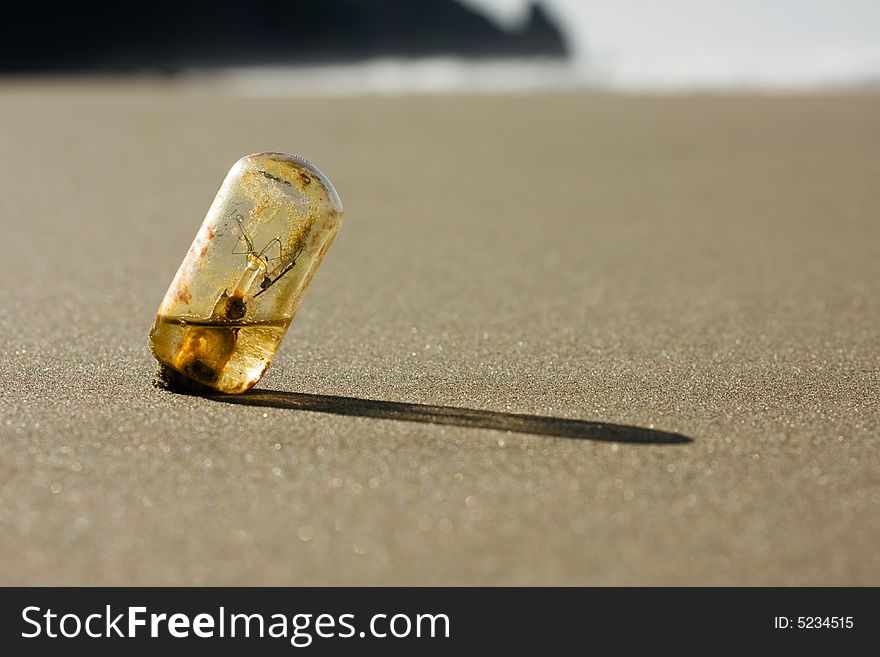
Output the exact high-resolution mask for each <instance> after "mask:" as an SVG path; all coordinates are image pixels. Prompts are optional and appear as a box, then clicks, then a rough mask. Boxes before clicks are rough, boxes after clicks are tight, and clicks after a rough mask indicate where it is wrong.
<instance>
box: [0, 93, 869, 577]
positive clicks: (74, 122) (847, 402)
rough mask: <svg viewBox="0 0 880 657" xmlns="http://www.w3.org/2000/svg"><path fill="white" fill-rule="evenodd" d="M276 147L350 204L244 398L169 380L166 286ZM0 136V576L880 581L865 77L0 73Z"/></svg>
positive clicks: (867, 110) (867, 109)
mask: <svg viewBox="0 0 880 657" xmlns="http://www.w3.org/2000/svg"><path fill="white" fill-rule="evenodd" d="M265 150H273V151H284V152H291V153H297V154H300V155H303V156H304V157H306V158H308V159H310V160H311V161H313V162H314V163H315V164H317V165H318V166H319V167H321V169H322V170H323V171H324V172H325V173H326V174H327V175H328V176H329V177H330V179H331V180H333V182H334V183H335V185H336V188H337V190H338V191H339V193H340V195H341V197H342V200H343V203H344V205H345V210H346V219H345V223H344V225H343V227H342V230H341V231H340V234H339V237H338V238H337V241H336V243H335V244H334V246H333V248H332V249H331V251H330V253H329V255H328V257H327V259H326V261H325V262H324V264H323V266H322V268H321V270H320V272H319V273H318V275H317V277H316V278H315V281H314V283H313V285H312V288H311V290H310V291H309V294H308V295H307V297H306V299H305V301H304V303H303V305H302V308H301V310H300V312H299V314H298V315H297V317H296V319H295V321H294V325H293V327H292V328H291V330H290V332H289V333H288V335H287V338H286V340H285V342H284V343H283V345H282V347H281V349H280V351H279V353H278V355H277V356H276V359H275V361H274V363H273V365H272V367H271V368H270V370H269V372H268V374H267V375H266V376H265V378H264V379H263V380H262V381H261V382H260V383H259V384H258V386H257V389H256V390H257V391H263V392H262V395H263V396H262V397H261V399H263V400H264V401H266V400H268V402H269V403H268V405H253V404H231V403H224V402H223V401H219V400H215V399H205V398H200V397H197V396H186V395H180V394H174V393H171V392H168V391H164V390H160V389H158V388H156V387H155V386H154V385H153V377H154V372H155V361H154V360H153V358H152V356H151V355H150V353H149V350H148V348H147V332H148V331H149V329H150V325H151V323H152V321H153V319H154V314H155V311H156V308H157V307H158V305H159V302H160V300H161V299H162V296H163V295H164V293H165V290H166V289H167V287H168V284H169V283H170V281H171V278H172V276H173V275H174V272H175V271H176V269H177V266H178V265H179V263H180V261H181V259H182V258H183V256H184V254H185V253H186V250H187V248H188V247H189V244H190V242H191V240H192V238H193V235H194V234H195V232H196V230H197V228H198V226H199V224H200V223H201V220H202V218H203V217H204V214H205V212H206V210H207V209H208V206H209V205H210V203H211V201H212V199H213V196H214V194H215V192H216V190H217V188H218V186H219V184H220V182H221V180H222V179H223V176H224V175H225V174H226V171H227V170H228V168H229V167H230V166H231V165H232V163H233V162H235V160H237V159H238V158H239V157H240V156H242V155H244V154H247V153H252V152H258V151H265ZM0 152H2V153H3V158H2V161H0V190H2V210H0V215H2V239H0V258H2V260H0V261H2V263H3V267H2V270H3V279H2V280H3V283H4V295H3V300H2V302H0V584H4V585H10V584H19V585H34V584H41V585H46V584H80V585H85V584H89V585H91V584H112V585H126V584H129V585H204V584H210V585H245V584H253V585H342V584H350V585H374V584H386V585H414V584H424V585H451V584H460V585H508V584H512V585H537V584H548V585H550V584H565V585H569V584H570V585H663V584H666V585H684V584H693V585H696V584H717V585H768V584H779V585H831V584H839V585H848V584H861V585H868V584H870V585H878V584H880V554H878V551H877V549H876V546H877V543H878V541H880V449H878V448H880V439H878V427H880V404H878V392H880V257H878V246H880V185H878V180H880V97H878V96H862V97H859V96H828V97H808V96H794V97H748V96H729V97H724V96H702V97H700V96H692V97H650V96H613V95H590V94H559V95H546V96H537V95H534V96H517V95H509V96H473V97H469V96H426V97H382V98H379V97H377V98H370V97H362V98H326V99H321V98H298V99H297V98H289V99H276V100H272V99H245V98H237V97H234V96H232V95H229V94H227V93H223V92H221V91H212V90H210V89H205V88H201V89H199V90H198V92H195V91H191V90H189V89H188V88H186V87H182V86H176V85H168V84H160V83H154V82H150V81H144V82H137V83H131V84H127V83H121V82H120V83H107V84H96V83H87V84H83V85H77V84H75V83H72V82H67V83H64V84H56V83H53V82H51V81H46V82H42V83H41V82H14V83H13V82H9V81H6V82H4V83H2V85H0ZM267 391H270V392H267ZM310 395H311V396H321V397H320V398H316V397H310ZM341 398H344V399H341ZM256 399H257V397H255V398H254V400H256ZM322 399H323V402H321V400H322ZM310 400H311V401H310ZM346 400H348V401H346ZM364 400H367V401H364ZM370 400H373V401H376V402H379V403H378V404H372V403H371V402H370ZM392 402H394V403H397V402H399V403H403V404H413V405H415V404H419V405H428V406H444V407H453V408H455V409H462V410H461V411H460V413H459V415H463V416H468V417H473V416H474V413H477V415H476V416H475V417H477V420H475V422H476V425H473V424H471V425H468V426H462V425H463V424H466V423H465V422H464V421H463V420H456V419H455V417H453V421H451V422H450V423H448V424H444V425H437V424H428V423H424V422H411V421H401V420H399V419H395V418H396V417H397V416H394V415H393V413H392V411H393V410H394V408H395V407H394V406H393V404H390V403H392ZM322 403H323V405H321V404H322ZM309 404H313V406H312V408H313V409H314V410H309ZM383 404H384V406H383ZM416 408H423V407H416ZM404 410H405V409H404ZM410 410H412V409H410ZM318 411H331V412H318ZM479 411H493V412H496V413H498V414H508V413H514V414H529V415H534V416H541V417H549V418H563V419H571V420H586V421H590V422H597V423H604V424H607V425H631V426H635V427H643V428H646V429H655V430H658V431H664V432H673V433H675V434H680V435H681V436H685V437H687V438H688V439H690V442H681V443H669V444H651V443H649V442H648V443H628V442H614V441H610V442H609V441H607V440H601V439H600V440H591V439H589V437H588V436H587V437H577V436H575V437H562V436H559V435H552V432H550V434H551V435H534V434H529V433H518V432H511V431H506V430H499V429H498V428H497V426H498V425H497V424H496V425H491V426H494V427H495V428H491V426H480V424H479V422H480V420H479V413H478V412H479ZM456 417H457V416H456ZM493 417H496V419H497V418H499V417H502V416H500V415H499V416H493ZM410 419H412V418H410ZM502 419H503V418H502ZM484 424H485V423H484ZM490 424H491V423H490ZM501 426H505V425H503V423H502V425H501ZM599 433H601V431H600V432H599ZM606 433H607V432H606ZM597 437H598V438H602V436H601V435H597Z"/></svg>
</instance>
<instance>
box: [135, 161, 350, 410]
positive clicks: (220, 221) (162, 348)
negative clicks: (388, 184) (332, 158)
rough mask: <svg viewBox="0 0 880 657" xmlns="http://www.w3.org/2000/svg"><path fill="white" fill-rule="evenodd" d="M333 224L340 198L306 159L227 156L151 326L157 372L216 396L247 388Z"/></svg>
mask: <svg viewBox="0 0 880 657" xmlns="http://www.w3.org/2000/svg"><path fill="white" fill-rule="evenodd" d="M341 223H342V202H341V201H340V200H339V195H338V194H337V193H336V190H335V189H334V188H333V185H332V184H331V183H330V181H329V180H328V179H327V177H326V176H325V175H324V174H323V173H321V172H320V171H319V170H318V169H317V167H315V166H314V165H312V164H310V163H309V162H306V161H305V160H303V159H301V158H298V157H294V156H292V155H284V154H283V153H258V154H255V155H248V156H247V157H243V158H242V159H240V160H239V161H238V162H236V163H235V165H234V166H233V167H232V169H230V171H229V173H228V174H227V176H226V179H225V180H224V181H223V185H222V186H221V187H220V191H218V192H217V196H216V198H215V199H214V203H213V204H212V205H211V208H210V209H209V210H208V214H207V216H206V217H205V220H204V221H203V222H202V227H201V228H200V229H199V232H198V233H197V234H196V237H195V239H194V240H193V243H192V245H191V246H190V248H189V251H188V252H187V254H186V257H185V258H184V259H183V262H182V263H181V265H180V269H178V270H177V275H176V276H175V277H174V280H173V281H172V282H171V287H169V288H168V292H167V293H166V294H165V298H164V299H163V300H162V303H161V305H160V306H159V312H158V313H157V316H156V321H155V323H154V324H153V329H152V330H151V331H150V349H151V350H152V352H153V355H154V356H155V357H156V359H157V360H158V361H159V363H160V364H161V366H162V367H163V368H166V370H165V373H166V375H168V376H170V377H171V378H179V377H175V376H174V374H175V373H176V374H177V375H182V376H183V377H185V378H186V379H188V380H191V381H195V382H197V383H199V384H202V385H204V386H208V387H209V388H213V389H215V390H219V391H221V392H227V393H240V392H244V391H245V390H248V389H250V388H251V387H252V386H253V385H254V384H255V383H256V382H257V381H259V380H260V377H262V376H263V374H264V373H265V371H266V368H268V367H269V363H270V362H271V360H272V356H273V355H274V354H275V351H276V350H277V349H278V346H279V345H280V344H281V339H282V338H283V337H284V334H285V333H286V332H287V329H288V327H289V326H290V322H291V320H293V316H294V314H295V313H296V310H297V308H298V307H299V304H300V301H301V300H302V298H303V295H304V294H305V292H306V290H307V289H308V286H309V283H310V282H311V280H312V277H313V276H314V275H315V272H316V271H317V269H318V266H319V265H320V264H321V261H322V260H323V259H324V255H325V254H326V253H327V249H329V248H330V244H331V243H332V242H333V238H334V237H335V236H336V232H337V231H338V230H339V226H340V224H341Z"/></svg>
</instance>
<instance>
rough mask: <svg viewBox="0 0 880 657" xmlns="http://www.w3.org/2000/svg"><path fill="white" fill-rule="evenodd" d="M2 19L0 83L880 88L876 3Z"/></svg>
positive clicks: (382, 3) (432, 2)
mask: <svg viewBox="0 0 880 657" xmlns="http://www.w3.org/2000/svg"><path fill="white" fill-rule="evenodd" d="M4 23H5V27H4V32H5V34H4V38H3V39H2V41H0V72H3V73H6V74H29V73H52V74H59V73H63V74H67V73H105V74H106V73H112V74H118V73H158V74H171V75H176V76H181V77H184V78H187V79H193V78H195V79H198V80H199V81H202V82H204V81H206V80H210V81H212V82H220V83H222V84H226V85H229V86H232V87H233V88H235V89H236V90H239V91H241V92H243V93H249V94H256V95H264V94H265V95H291V94H310V93H336V94H351V93H400V92H404V93H410V92H443V91H463V90H464V91H475V92H479V91H484V92H496V91H535V90H557V89H572V88H573V89H581V88H600V89H607V88H610V89H623V90H694V89H698V90H699V89H745V90H749V89H759V90H802V89H817V88H822V89H841V88H843V89H853V88H859V89H864V88H876V87H877V85H878V84H880V3H877V2H874V1H873V0H836V1H831V0H770V1H761V0H740V1H738V2H725V1H722V0H669V1H667V2H663V3H656V2H649V1H647V0H620V1H618V2H604V1H602V0H545V1H543V2H533V1H531V0H420V1H418V2H410V1H407V0H301V1H298V2H287V3H279V4H276V5H273V6H267V5H265V4H260V3H241V2H233V1H232V0H216V1H215V2H211V3H197V2H196V3H179V2H173V1H171V0H157V1H156V2H151V3H118V2H112V3H111V2H102V1H92V2H83V3H67V4H64V5H62V6H60V7H58V8H56V9H53V10H52V11H51V12H48V11H46V10H45V8H43V7H42V6H41V5H38V4H36V3H15V4H14V5H13V6H12V7H11V8H9V9H7V10H6V19H5V21H4Z"/></svg>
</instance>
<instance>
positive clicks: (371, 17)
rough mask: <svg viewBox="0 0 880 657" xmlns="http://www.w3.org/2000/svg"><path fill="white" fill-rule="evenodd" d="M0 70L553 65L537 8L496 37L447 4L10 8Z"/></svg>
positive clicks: (548, 27)
mask: <svg viewBox="0 0 880 657" xmlns="http://www.w3.org/2000/svg"><path fill="white" fill-rule="evenodd" d="M3 23H4V24H5V25H4V28H3V32H4V33H5V34H4V36H3V38H2V39H0V71H5V72H29V71H30V72H33V71H52V72H79V71H98V72H131V71H143V70H148V71H168V72H174V71H178V70H182V69H191V68H216V67H223V66H231V65H238V66H241V65H272V64H279V65H283V64H295V63H318V62H351V61H359V60H363V59H368V58H372V57H428V56H442V55H451V56H461V57H512V56H550V57H563V56H565V55H566V53H567V49H566V45H565V41H564V38H563V36H562V34H561V32H560V30H559V29H558V28H557V27H556V25H555V24H554V23H553V21H552V20H551V19H550V17H549V16H548V15H547V14H546V13H545V11H544V10H543V8H542V7H541V6H540V5H533V6H532V9H531V14H530V16H529V21H528V23H527V25H526V26H525V27H524V28H523V29H522V30H520V31H518V32H515V33H514V32H506V31H504V30H502V29H500V28H499V27H497V26H496V25H495V24H494V23H492V22H491V21H489V20H488V19H487V18H486V17H485V16H483V15H482V14H480V13H479V12H476V11H474V10H472V9H470V8H469V7H465V6H464V5H461V4H458V3H457V2H455V1H454V0H418V1H414V0H300V1H295V0H287V1H285V2H277V3H270V2H246V1H242V0H238V1H233V0H214V2H205V3H197V2H193V3H186V2H181V1H180V0H153V1H151V2H145V3H137V4H136V3H120V2H116V3H109V2H101V1H92V2H82V3H74V2H69V3H64V4H63V5H62V4H59V5H57V6H55V7H51V8H50V7H47V6H44V5H41V4H39V3H33V2H18V3H11V4H10V6H9V7H7V8H5V9H4V17H3Z"/></svg>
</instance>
